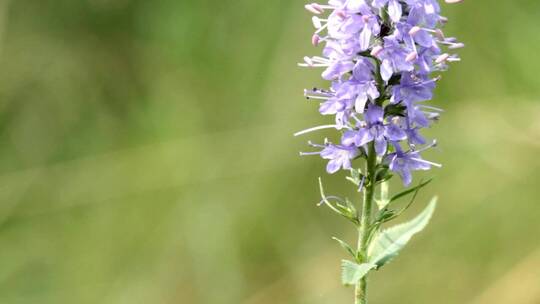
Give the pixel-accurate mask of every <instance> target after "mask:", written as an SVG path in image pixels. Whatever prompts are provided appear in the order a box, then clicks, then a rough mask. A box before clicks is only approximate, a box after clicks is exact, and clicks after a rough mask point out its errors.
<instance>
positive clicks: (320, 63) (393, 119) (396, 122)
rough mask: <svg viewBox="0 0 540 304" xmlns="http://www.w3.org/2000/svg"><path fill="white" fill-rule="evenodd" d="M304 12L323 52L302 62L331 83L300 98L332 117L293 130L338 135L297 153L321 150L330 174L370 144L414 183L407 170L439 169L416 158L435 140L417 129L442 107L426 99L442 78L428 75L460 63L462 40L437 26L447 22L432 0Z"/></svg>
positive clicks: (336, 3) (333, 5)
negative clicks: (327, 131) (457, 52)
mask: <svg viewBox="0 0 540 304" xmlns="http://www.w3.org/2000/svg"><path fill="white" fill-rule="evenodd" d="M446 2H447V3H457V2H461V0H446ZM306 9H307V10H308V11H310V12H312V13H313V14H314V16H313V18H312V20H313V25H314V26H315V28H316V31H315V33H314V35H313V37H312V43H313V45H315V46H319V45H323V46H324V47H323V51H322V56H314V57H305V58H304V62H303V63H301V64H299V65H300V66H304V67H320V68H323V72H322V78H324V79H325V80H328V81H331V85H330V88H329V89H319V88H314V89H311V90H305V96H306V97H307V98H309V99H313V100H317V101H320V102H321V104H320V108H319V111H320V113H321V114H322V115H332V116H334V117H335V122H334V123H332V124H330V125H322V126H318V127H314V128H310V129H307V130H304V131H301V132H298V133H297V134H296V135H301V134H305V133H308V132H312V131H316V130H320V129H327V128H333V129H337V130H340V133H341V138H340V141H339V142H338V143H332V142H330V141H329V140H327V139H325V141H324V143H323V144H313V143H310V145H311V146H313V147H315V148H318V150H319V151H317V152H308V153H302V154H303V155H306V154H320V156H321V157H323V158H324V159H327V160H329V162H328V165H327V171H328V172H329V173H335V172H337V171H338V170H340V169H345V170H348V169H351V168H352V161H353V160H354V159H355V158H359V157H367V154H368V153H369V152H368V147H369V145H373V147H374V151H375V153H376V154H377V156H378V157H379V159H380V160H381V162H382V164H384V165H385V166H387V167H388V168H389V169H390V170H392V171H393V172H395V173H397V174H399V175H400V176H401V178H402V180H403V183H404V184H405V185H409V184H410V183H411V181H412V177H411V171H415V170H428V169H430V168H431V167H432V166H439V165H438V164H436V163H433V162H430V161H427V160H425V159H423V158H422V157H421V155H420V154H421V152H422V151H424V150H426V149H427V148H430V147H432V146H434V145H435V141H432V142H429V143H428V142H427V141H426V140H425V139H424V138H423V137H422V136H421V135H420V132H419V131H420V130H421V129H422V128H426V127H429V126H430V124H431V123H432V122H433V121H435V120H437V119H438V117H439V115H440V112H441V110H440V109H438V108H435V107H431V106H428V105H426V104H425V101H427V100H430V99H432V97H433V90H434V88H435V85H436V82H437V81H438V80H439V77H434V76H433V73H436V72H439V71H444V70H446V69H447V67H448V64H449V63H451V62H454V61H459V60H460V59H459V57H457V56H456V55H455V54H451V53H450V51H451V50H453V49H457V48H461V47H463V44H462V43H459V42H457V41H456V39H455V38H452V37H446V36H445V35H444V33H443V31H442V30H441V29H440V28H441V27H442V26H443V25H444V24H445V23H446V21H447V19H446V18H445V17H443V16H441V15H440V7H439V4H438V2H437V0H329V1H328V4H317V3H312V4H308V5H306ZM322 15H327V17H326V18H325V17H322Z"/></svg>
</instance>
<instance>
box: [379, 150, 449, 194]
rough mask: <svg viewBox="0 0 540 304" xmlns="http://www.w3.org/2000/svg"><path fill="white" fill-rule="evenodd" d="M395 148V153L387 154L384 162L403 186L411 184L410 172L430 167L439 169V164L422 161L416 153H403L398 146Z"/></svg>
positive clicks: (418, 153)
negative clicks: (396, 175)
mask: <svg viewBox="0 0 540 304" xmlns="http://www.w3.org/2000/svg"><path fill="white" fill-rule="evenodd" d="M395 148H396V152H394V153H390V154H388V156H387V157H386V161H387V162H388V164H389V168H390V170H392V171H394V172H396V173H398V174H399V176H400V177H401V179H402V180H403V184H405V186H408V185H410V184H411V182H412V174H411V172H412V171H418V170H429V169H431V166H437V167H440V165H439V164H436V163H432V162H429V161H426V160H424V159H422V157H421V156H420V152H418V151H409V152H403V151H402V150H401V148H400V147H399V146H398V145H396V146H395Z"/></svg>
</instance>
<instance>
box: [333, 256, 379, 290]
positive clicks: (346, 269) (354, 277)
mask: <svg viewBox="0 0 540 304" xmlns="http://www.w3.org/2000/svg"><path fill="white" fill-rule="evenodd" d="M375 267H377V265H375V264H371V263H363V264H357V263H354V262H351V261H349V260H342V261H341V282H342V283H343V285H354V284H356V283H357V282H358V281H360V279H361V278H363V277H364V276H365V275H366V274H367V273H368V272H369V271H370V270H371V269H373V268H375Z"/></svg>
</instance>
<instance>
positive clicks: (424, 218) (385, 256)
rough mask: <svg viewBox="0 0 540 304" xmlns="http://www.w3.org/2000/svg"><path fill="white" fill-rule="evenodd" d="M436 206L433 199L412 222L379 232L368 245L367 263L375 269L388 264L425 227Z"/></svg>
mask: <svg viewBox="0 0 540 304" xmlns="http://www.w3.org/2000/svg"><path fill="white" fill-rule="evenodd" d="M436 206H437V197H434V198H433V199H431V202H430V203H429V205H428V206H427V207H426V209H424V211H422V213H420V214H419V215H418V216H417V217H416V218H414V219H413V220H411V221H409V222H407V223H403V224H400V225H397V226H394V227H391V228H388V229H386V230H383V231H381V232H379V234H377V235H376V236H375V237H374V238H373V240H372V241H371V244H370V245H369V248H368V261H369V262H370V263H372V264H376V265H377V268H380V267H382V266H383V265H384V264H386V263H388V262H390V261H391V260H392V259H393V258H394V257H396V256H397V255H398V254H399V252H400V251H401V249H403V247H405V245H406V244H407V243H408V242H409V240H410V239H411V238H412V237H413V235H415V234H417V233H418V232H420V231H422V230H423V229H424V228H425V227H426V225H427V224H428V223H429V220H430V219H431V216H432V215H433V212H434V211H435V207H436Z"/></svg>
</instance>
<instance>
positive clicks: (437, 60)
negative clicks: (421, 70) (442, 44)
mask: <svg viewBox="0 0 540 304" xmlns="http://www.w3.org/2000/svg"><path fill="white" fill-rule="evenodd" d="M449 57H450V55H449V54H446V53H445V54H442V55H440V56H439V57H437V59H435V63H437V64H438V63H443V62H445V61H446V60H447V59H448V58H449Z"/></svg>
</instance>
